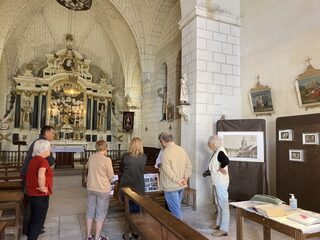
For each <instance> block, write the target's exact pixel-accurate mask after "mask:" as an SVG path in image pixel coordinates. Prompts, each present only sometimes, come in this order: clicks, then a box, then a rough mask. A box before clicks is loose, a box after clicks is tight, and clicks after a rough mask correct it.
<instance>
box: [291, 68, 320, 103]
mask: <svg viewBox="0 0 320 240" xmlns="http://www.w3.org/2000/svg"><path fill="white" fill-rule="evenodd" d="M295 85H296V90H297V95H298V101H299V104H300V106H302V107H308V106H315V105H319V104H320V70H318V69H315V68H314V67H313V66H312V65H311V64H310V62H309V65H308V67H307V70H306V71H305V72H304V73H302V74H300V75H299V77H298V78H297V79H296V83H295Z"/></svg>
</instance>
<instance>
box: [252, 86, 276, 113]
mask: <svg viewBox="0 0 320 240" xmlns="http://www.w3.org/2000/svg"><path fill="white" fill-rule="evenodd" d="M249 100H250V105H251V111H252V112H253V113H254V114H256V115H262V114H271V113H273V112H274V110H273V103H272V96H271V88H269V87H268V86H263V85H261V84H260V83H259V82H258V84H257V86H256V87H255V88H252V89H251V91H250V92H249Z"/></svg>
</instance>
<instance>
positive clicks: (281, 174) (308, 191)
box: [276, 113, 320, 212]
mask: <svg viewBox="0 0 320 240" xmlns="http://www.w3.org/2000/svg"><path fill="white" fill-rule="evenodd" d="M284 129H290V130H291V131H292V136H293V138H292V141H280V140H279V134H281V131H282V130H284ZM319 132H320V114H319V113H317V114H307V115H297V116H286V117H279V118H277V119H276V134H277V142H276V175H277V176H276V180H277V181H276V186H277V197H278V198H280V199H283V200H285V201H286V202H287V203H288V199H289V193H293V194H294V195H295V197H296V198H297V199H298V207H299V208H303V209H307V210H311V211H316V212H319V209H320V191H318V190H317V188H318V186H320V174H319V173H320V160H319V156H320V145H319V144H316V143H317V135H318V133H319ZM311 134H312V135H314V136H315V137H314V139H313V138H312V139H311V140H312V141H311V140H310V139H305V138H306V136H310V135H311ZM310 141H311V142H310ZM306 143H307V144H306ZM311 143H312V144H311Z"/></svg>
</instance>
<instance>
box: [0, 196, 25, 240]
mask: <svg viewBox="0 0 320 240" xmlns="http://www.w3.org/2000/svg"><path fill="white" fill-rule="evenodd" d="M22 203H23V193H22V192H21V191H0V211H2V216H1V218H0V222H3V221H5V222H6V227H13V228H14V235H15V239H20V238H21V230H22V229H21V226H22ZM5 211H14V215H5V214H4V213H5Z"/></svg>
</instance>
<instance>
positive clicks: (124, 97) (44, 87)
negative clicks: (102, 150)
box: [0, 0, 320, 240]
mask: <svg viewBox="0 0 320 240" xmlns="http://www.w3.org/2000/svg"><path fill="white" fill-rule="evenodd" d="M319 23H320V1H319V0H308V1H303V0H282V1H275V0H271V1H261V0H258V1H252V0H134V1H130V0H0V26H1V32H0V97H1V102H2V104H0V240H3V239H6V240H9V239H27V238H26V236H24V235H23V234H22V228H23V227H22V222H23V220H22V212H23V196H21V194H18V195H12V192H17V191H18V192H19V191H20V192H21V190H22V188H21V179H20V176H19V170H20V167H21V164H22V163H23V161H24V159H25V157H26V155H27V151H28V149H29V147H30V145H31V144H32V143H33V141H35V140H36V139H37V138H38V137H39V133H40V130H41V128H42V127H43V126H45V125H49V126H52V127H53V128H54V130H55V136H54V139H53V140H52V141H51V151H52V153H53V154H54V156H55V159H56V163H55V166H54V170H53V171H54V180H53V181H54V188H53V194H52V196H51V197H50V205H49V211H48V215H47V219H46V223H45V234H43V235H42V236H40V237H39V239H43V240H45V239H48V240H49V239H50V240H53V239H61V240H62V239H86V235H85V228H86V226H85V212H86V200H87V195H86V193H87V192H86V174H87V161H88V157H89V156H90V154H93V153H94V152H95V143H96V142H97V141H98V140H104V141H106V142H107V143H108V156H110V158H111V159H112V163H113V168H114V171H115V174H117V171H118V169H119V164H120V160H121V157H122V155H123V153H125V152H126V151H127V150H128V148H129V144H130V141H131V139H132V138H133V137H140V138H141V139H142V141H143V146H144V150H145V153H146V154H147V156H148V160H147V166H146V168H145V179H146V177H147V178H148V181H149V180H150V181H152V179H153V178H154V176H156V178H157V179H158V178H159V170H158V169H156V168H155V167H154V164H155V161H156V158H157V155H158V154H159V151H160V149H161V145H160V142H159V138H158V136H159V134H160V133H161V132H169V133H171V134H172V136H173V140H174V142H175V143H176V144H177V145H180V146H181V147H183V148H184V149H185V151H186V152H187V154H188V156H189V158H190V161H191V163H192V174H191V176H190V178H189V182H188V187H187V189H186V190H185V194H184V199H183V207H182V210H183V220H182V222H184V223H186V226H183V229H184V228H186V229H187V226H189V227H191V228H192V229H194V230H196V231H197V232H199V233H200V234H202V235H203V236H205V237H206V238H204V239H216V238H215V237H213V236H211V233H212V229H210V226H209V225H210V224H211V223H212V222H213V219H214V216H215V211H216V205H215V204H214V202H215V199H214V193H213V192H214V190H213V188H212V182H211V179H210V177H204V176H203V172H204V171H205V170H206V169H208V164H209V160H210V159H211V155H212V152H211V151H210V149H209V148H208V146H207V143H208V138H209V137H210V136H212V135H215V134H218V135H219V136H221V137H222V139H223V144H224V147H225V149H226V151H227V153H228V156H229V159H230V164H229V166H228V167H229V176H230V185H229V189H228V192H229V201H230V202H239V201H247V200H250V199H251V198H252V197H253V196H254V195H256V194H264V195H271V196H274V197H277V198H279V199H281V200H282V201H284V202H285V203H286V204H289V194H292V193H293V194H294V195H295V196H296V198H297V199H298V207H299V208H301V209H304V210H309V211H314V212H320V204H319V203H320V192H319V191H317V190H316V189H315V187H316V186H317V185H319V184H320V174H319V170H320V160H319V154H320V145H319V144H320V141H319V135H320V111H319V107H320V57H319V58H318V57H317V55H316V54H315V53H317V52H318V51H319V52H320V44H319V41H317V38H318V37H319V36H320V30H319V29H320V28H319ZM145 181H146V180H145ZM160 181H161V180H160ZM153 187H154V186H152V187H151V186H150V189H148V194H146V195H147V198H148V199H151V200H152V201H153V202H156V203H158V204H159V205H162V206H164V197H163V193H162V192H161V191H160V189H159V188H158V187H155V189H153ZM9 195H10V196H11V195H12V196H13V197H14V198H19V199H18V200H17V199H15V200H12V201H11V200H10V199H9V197H8V196H9ZM8 199H9V200H8ZM10 204H11V205H10ZM12 204H13V205H12ZM8 206H9V207H8ZM10 206H14V207H13V209H14V214H13V215H14V220H12V219H11V220H10V221H11V222H10V221H9V220H7V225H6V226H5V224H1V223H3V222H5V221H6V214H5V213H6V211H7V210H8V208H9V210H10ZM17 209H18V210H17ZM146 211H147V210H146ZM163 211H165V210H164V209H163ZM230 212H231V220H230V231H229V233H228V236H224V237H220V238H219V239H252V240H254V239H270V235H271V236H272V239H290V237H293V238H295V239H305V238H312V237H313V238H314V239H319V238H320V217H319V216H320V215H319V216H318V217H317V219H318V220H319V221H318V222H317V224H315V225H312V227H313V228H312V227H310V226H308V229H307V230H305V228H304V225H302V227H300V228H299V227H297V228H292V229H294V230H292V231H291V230H290V231H291V232H290V231H289V230H281V229H282V228H281V227H280V228H277V227H275V226H273V224H269V225H268V226H265V225H263V223H261V222H260V223H259V222H258V223H257V222H255V221H254V220H252V219H251V220H252V221H247V220H246V221H244V222H243V219H242V218H241V216H240V215H239V214H241V209H240V210H239V206H238V205H237V206H230ZM9 213H10V211H9ZM125 216H126V213H125V211H124V209H123V207H121V206H120V205H119V204H117V202H116V201H112V202H111V203H110V206H109V213H108V216H107V219H106V221H105V223H104V225H103V232H104V234H105V235H106V236H109V240H117V239H123V237H122V234H123V233H124V231H125ZM243 217H244V218H246V215H245V213H244V215H243ZM247 217H248V216H247ZM248 218H249V217H248ZM239 219H240V220H239ZM241 219H242V221H241ZM159 221H160V220H159ZM263 221H264V220H263ZM179 224H180V223H179ZM9 225H10V226H9ZM261 225H263V227H262V226H261ZM284 225H285V226H287V223H286V222H285V223H284ZM164 226H165V225H164ZM290 226H291V225H290ZM242 227H243V229H242ZM306 228H307V227H306ZM309 228H310V229H311V230H310V229H309ZM270 229H272V231H270ZM189 230H190V229H189ZM274 230H275V231H274ZM168 231H169V232H170V231H176V230H168ZM186 231H187V230H186ZM190 231H192V230H190ZM142 232H143V231H142V230H141V234H143V233H142ZM279 232H280V233H279ZM170 234H171V233H170ZM176 234H177V236H178V235H179V234H178V233H176ZM290 234H291V235H290ZM242 235H244V236H242ZM298 235H299V237H298ZM170 236H171V235H170ZM177 236H175V237H173V236H171V237H169V238H164V237H162V238H160V237H159V239H192V238H191V237H190V236H189V237H185V238H183V237H180V238H179V237H177ZM241 236H242V237H241ZM140 237H141V238H140V239H148V237H145V236H144V237H142V236H140ZM300 237H301V238H300ZM128 239H133V238H132V237H131V238H128ZM148 240H153V239H150V237H149V239H148Z"/></svg>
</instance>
